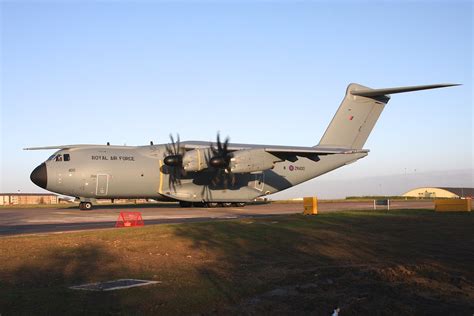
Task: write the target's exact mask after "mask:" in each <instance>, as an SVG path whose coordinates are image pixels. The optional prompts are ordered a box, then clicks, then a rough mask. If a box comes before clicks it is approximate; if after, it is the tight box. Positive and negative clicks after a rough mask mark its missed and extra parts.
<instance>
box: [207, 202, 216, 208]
mask: <svg viewBox="0 0 474 316" xmlns="http://www.w3.org/2000/svg"><path fill="white" fill-rule="evenodd" d="M206 205H207V207H211V208H214V207H219V203H216V202H207V203H206Z"/></svg>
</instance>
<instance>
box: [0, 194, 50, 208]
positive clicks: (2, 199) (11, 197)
mask: <svg viewBox="0 0 474 316" xmlns="http://www.w3.org/2000/svg"><path fill="white" fill-rule="evenodd" d="M58 202H59V201H58V196H57V195H56V194H51V193H0V205H26V204H58Z"/></svg>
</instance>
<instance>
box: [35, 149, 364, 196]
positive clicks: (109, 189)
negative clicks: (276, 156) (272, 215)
mask: <svg viewBox="0 0 474 316" xmlns="http://www.w3.org/2000/svg"><path fill="white" fill-rule="evenodd" d="M185 143H186V142H184V143H183V144H185ZM258 146H259V145H248V147H249V148H252V147H258ZM260 146H261V145H260ZM165 155H166V152H165V145H150V146H137V147H132V146H91V147H83V148H70V149H62V150H59V151H57V152H56V153H55V154H54V155H52V156H51V157H50V158H49V159H48V160H47V161H45V163H44V164H45V165H44V167H45V172H46V177H47V181H46V183H45V186H44V188H45V189H47V190H49V191H53V192H56V193H59V194H64V195H69V196H74V197H78V198H80V199H81V200H89V199H111V198H149V199H155V200H181V201H189V202H202V201H204V202H246V201H251V200H254V199H255V198H257V197H259V196H262V195H267V194H272V193H275V192H278V191H281V190H284V189H287V188H289V187H292V186H294V185H297V184H299V183H301V182H304V181H307V180H309V179H312V178H314V177H317V176H319V175H321V174H324V173H326V172H328V171H331V170H334V169H336V168H339V167H341V166H344V165H346V164H348V163H351V162H353V161H355V160H357V159H360V158H362V157H364V156H366V155H367V154H366V153H356V154H336V155H328V156H320V157H319V160H317V161H315V160H311V159H308V158H305V157H298V156H295V157H294V158H293V159H291V160H292V161H289V160H284V161H281V162H277V163H275V165H274V168H273V169H270V170H265V171H262V172H255V173H248V174H237V175H235V178H236V179H235V181H234V183H229V184H228V185H226V187H225V188H224V187H223V186H219V185H217V186H210V185H208V183H209V181H208V179H209V176H210V173H211V172H212V171H205V170H204V171H200V172H189V173H187V174H186V175H183V176H182V178H181V181H180V184H179V185H176V186H173V185H170V181H169V174H167V172H166V170H164V168H163V167H164V166H163V157H164V156H165ZM66 157H67V159H65V158H66ZM59 158H60V159H59Z"/></svg>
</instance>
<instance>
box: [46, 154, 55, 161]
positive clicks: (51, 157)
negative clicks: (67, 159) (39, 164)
mask: <svg viewBox="0 0 474 316" xmlns="http://www.w3.org/2000/svg"><path fill="white" fill-rule="evenodd" d="M54 156H56V154H52V155H51V156H49V158H48V160H53V158H54Z"/></svg>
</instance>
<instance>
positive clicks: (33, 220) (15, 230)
mask: <svg viewBox="0 0 474 316" xmlns="http://www.w3.org/2000/svg"><path fill="white" fill-rule="evenodd" d="M377 208H380V209H386V207H384V206H378V207H377ZM433 208H434V203H433V202H430V201H428V202H427V201H393V202H391V205H390V209H393V210H396V209H433ZM367 209H373V203H372V202H345V201H344V202H324V201H323V202H319V203H318V210H319V212H320V213H326V212H336V211H344V210H367ZM121 211H127V212H134V211H137V212H141V213H142V217H143V220H144V221H145V225H150V224H167V223H185V222H202V221H213V220H229V219H236V218H246V217H263V216H278V215H285V214H296V213H302V212H303V204H301V203H291V204H278V203H274V204H260V205H247V206H245V207H224V208H197V207H195V208H180V207H179V206H178V205H174V204H139V205H119V204H117V205H103V206H101V205H97V206H95V207H94V209H93V210H92V211H80V210H79V209H78V208H20V207H15V208H0V236H11V235H20V234H34V233H51V232H66V231H77V230H87V229H99V228H100V229H102V228H113V227H114V226H115V223H116V221H117V219H118V216H119V213H120V212H121Z"/></svg>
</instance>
